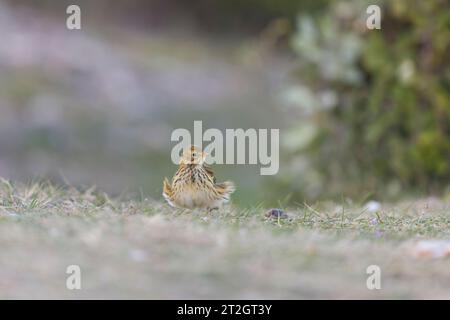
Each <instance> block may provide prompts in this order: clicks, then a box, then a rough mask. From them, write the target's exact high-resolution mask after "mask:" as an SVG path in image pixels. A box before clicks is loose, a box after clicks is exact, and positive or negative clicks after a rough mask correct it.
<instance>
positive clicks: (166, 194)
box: [163, 178, 173, 203]
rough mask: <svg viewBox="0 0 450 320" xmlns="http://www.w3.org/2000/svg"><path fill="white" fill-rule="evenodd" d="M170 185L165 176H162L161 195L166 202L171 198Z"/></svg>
mask: <svg viewBox="0 0 450 320" xmlns="http://www.w3.org/2000/svg"><path fill="white" fill-rule="evenodd" d="M172 194H173V193H172V186H171V185H170V182H169V180H168V179H167V178H164V181H163V196H164V198H165V199H166V201H167V202H169V203H170V202H171V199H172Z"/></svg>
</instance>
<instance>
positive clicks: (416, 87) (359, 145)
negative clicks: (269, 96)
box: [281, 0, 450, 197]
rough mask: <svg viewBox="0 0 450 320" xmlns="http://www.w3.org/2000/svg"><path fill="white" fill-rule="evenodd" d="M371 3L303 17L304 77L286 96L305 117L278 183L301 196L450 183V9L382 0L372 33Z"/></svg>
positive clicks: (435, 0)
mask: <svg viewBox="0 0 450 320" xmlns="http://www.w3.org/2000/svg"><path fill="white" fill-rule="evenodd" d="M372 3H373V1H371V3H370V4H372ZM368 4H369V2H367V3H364V2H361V1H353V2H352V1H350V2H349V1H347V2H339V3H336V4H333V5H330V7H329V8H328V9H327V10H326V12H325V13H324V14H323V15H322V16H321V17H320V18H319V19H316V20H313V19H312V18H310V17H307V16H301V17H299V22H298V29H297V32H296V34H295V35H294V37H293V40H292V47H293V49H294V51H295V52H296V54H297V55H298V61H299V63H298V64H299V67H298V70H297V74H298V76H297V79H298V81H297V84H296V85H295V86H294V87H293V88H291V89H289V90H288V91H287V92H286V93H285V95H284V97H285V99H286V100H287V101H288V103H290V104H292V105H293V106H295V108H293V109H292V112H297V113H298V114H299V116H298V117H297V118H296V121H295V123H293V124H292V130H291V131H290V132H288V133H287V134H286V135H285V136H284V139H283V142H284V146H285V150H288V152H289V155H290V156H289V157H288V159H289V163H288V164H287V166H288V168H289V169H288V170H285V172H284V176H283V177H282V180H281V185H282V186H283V185H284V186H285V187H289V188H290V189H292V188H293V189H294V190H296V195H297V196H299V197H304V196H307V197H320V196H321V195H324V194H327V195H329V194H335V195H342V194H347V195H353V196H363V195H362V194H363V193H364V192H365V193H367V192H371V193H376V194H380V195H381V194H382V195H398V194H399V193H400V192H402V193H403V192H405V191H420V192H439V191H441V190H442V189H443V188H445V187H447V186H448V184H449V182H450V59H449V57H450V10H449V9H450V5H449V3H448V2H445V1H440V0H429V1H411V0H396V1H388V2H382V3H380V2H378V4H379V5H380V7H381V8H382V21H381V27H382V28H381V30H368V29H367V28H366V26H365V19H366V17H367V14H366V8H367V6H368ZM292 177H296V178H294V179H292Z"/></svg>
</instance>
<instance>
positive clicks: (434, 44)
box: [0, 0, 450, 206]
mask: <svg viewBox="0 0 450 320" xmlns="http://www.w3.org/2000/svg"><path fill="white" fill-rule="evenodd" d="M70 4H78V5H79V6H80V7H81V24H82V29H81V30H67V29H66V18H67V16H68V15H67V14H66V8H67V6H68V5H70ZM369 4H378V5H379V6H380V7H381V8H382V21H381V26H382V29H381V30H368V29H367V28H366V19H367V17H368V15H367V14H366V8H367V6H368V5H369ZM0 39H1V41H0V111H1V114H0V176H1V177H4V178H8V179H14V180H19V181H24V182H27V181H30V180H33V179H39V178H46V179H47V178H49V179H51V180H53V181H55V182H57V183H64V184H71V185H75V186H80V187H89V186H92V185H96V186H98V187H99V188H101V189H103V190H105V191H107V192H109V193H112V194H114V195H120V194H128V195H131V196H133V197H152V198H155V199H161V198H162V197H161V191H162V188H161V183H162V179H163V177H164V176H168V177H170V176H172V175H173V173H174V172H175V170H176V166H175V165H173V164H172V163H171V161H170V151H171V148H172V147H173V146H174V143H172V142H171V141H170V135H171V132H172V130H173V129H175V128H187V129H189V130H192V129H193V121H194V120H202V121H203V127H204V129H207V128H219V129H225V128H244V129H246V128H279V129H280V134H281V141H280V142H281V150H280V153H281V156H280V159H281V163H280V171H279V173H278V174H277V175H276V176H260V175H259V166H243V165H239V166H237V165H221V166H215V167H214V168H215V171H216V172H217V175H218V179H219V180H224V179H232V180H234V181H235V182H236V183H237V185H238V191H237V192H236V194H235V197H234V199H235V200H234V201H235V202H236V203H237V204H239V205H241V206H255V205H257V204H262V205H266V206H269V205H270V206H272V205H278V204H280V203H282V204H285V203H286V204H287V203H296V202H303V201H314V200H318V199H324V198H328V199H329V198H333V199H342V198H348V199H354V200H355V201H365V200H367V199H369V198H372V199H384V200H392V199H397V198H401V197H409V196H416V195H421V196H426V195H437V196H444V197H449V196H450V187H449V182H450V59H449V57H450V3H449V2H448V1H444V0H428V1H419V0H416V1H414V0H395V1H375V0H372V1H361V0H358V1H356V0H354V1H327V0H307V1H300V0H248V1H240V0H215V1H208V0H191V1H182V0H172V1H163V0H152V1H144V0H131V1H130V0H129V1H105V0H97V1H49V0H47V1H39V2H38V1H31V0H9V1H6V0H0Z"/></svg>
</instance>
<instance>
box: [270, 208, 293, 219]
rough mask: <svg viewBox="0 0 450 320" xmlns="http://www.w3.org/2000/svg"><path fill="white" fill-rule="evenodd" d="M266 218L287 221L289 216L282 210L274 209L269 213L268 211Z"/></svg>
mask: <svg viewBox="0 0 450 320" xmlns="http://www.w3.org/2000/svg"><path fill="white" fill-rule="evenodd" d="M266 217H267V218H276V219H278V218H281V219H286V218H287V217H288V215H287V214H286V213H285V212H284V211H283V210H281V209H278V208H272V209H270V210H269V211H267V213H266Z"/></svg>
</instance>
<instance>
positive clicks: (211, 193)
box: [163, 146, 235, 210]
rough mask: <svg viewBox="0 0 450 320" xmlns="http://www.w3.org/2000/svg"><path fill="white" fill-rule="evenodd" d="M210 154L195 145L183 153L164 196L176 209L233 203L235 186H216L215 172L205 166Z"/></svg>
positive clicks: (165, 187) (166, 185)
mask: <svg viewBox="0 0 450 320" xmlns="http://www.w3.org/2000/svg"><path fill="white" fill-rule="evenodd" d="M206 156H207V154H206V153H205V152H202V151H200V150H198V148H196V147H195V146H191V147H190V148H189V149H188V150H186V151H185V152H184V153H183V157H182V158H181V161H180V165H179V168H178V170H177V172H176V173H175V175H174V176H173V179H172V182H169V180H168V179H167V178H165V179H164V183H163V196H164V198H165V199H166V201H167V202H168V203H169V204H170V205H171V206H173V207H178V208H188V209H195V208H200V209H207V210H212V209H215V208H219V207H220V206H221V205H222V204H223V203H226V202H228V201H229V200H230V196H231V194H232V193H233V192H234V190H235V187H234V184H233V183H232V182H230V181H226V182H223V183H216V178H215V177H214V173H213V171H212V170H211V169H210V168H209V167H207V166H206V165H205V163H204V161H205V159H206Z"/></svg>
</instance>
